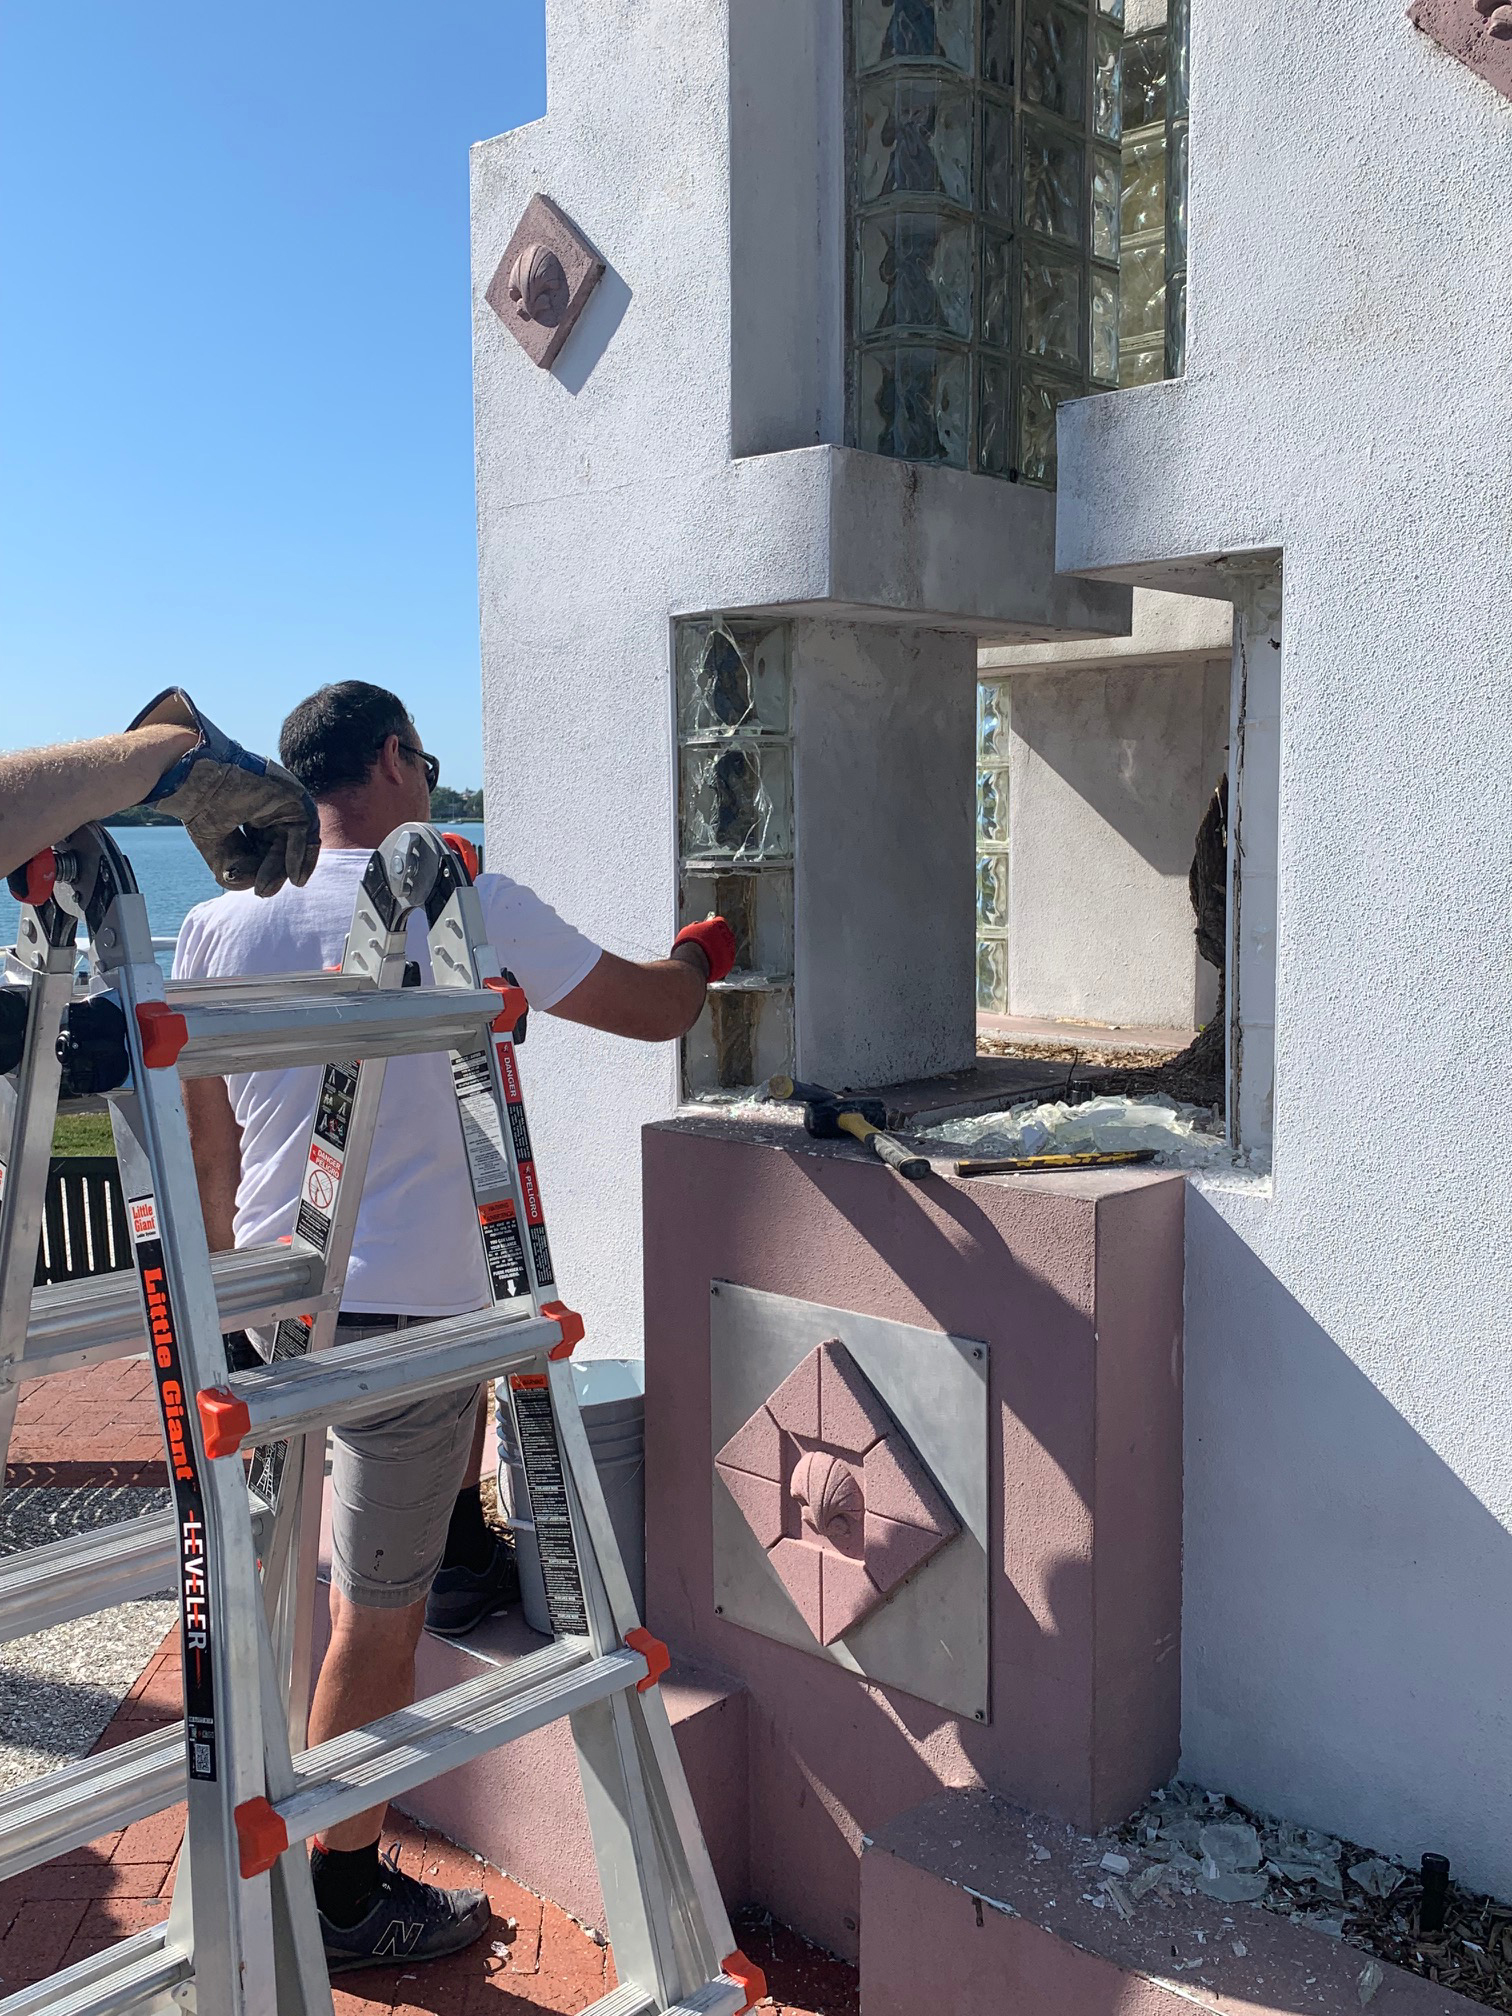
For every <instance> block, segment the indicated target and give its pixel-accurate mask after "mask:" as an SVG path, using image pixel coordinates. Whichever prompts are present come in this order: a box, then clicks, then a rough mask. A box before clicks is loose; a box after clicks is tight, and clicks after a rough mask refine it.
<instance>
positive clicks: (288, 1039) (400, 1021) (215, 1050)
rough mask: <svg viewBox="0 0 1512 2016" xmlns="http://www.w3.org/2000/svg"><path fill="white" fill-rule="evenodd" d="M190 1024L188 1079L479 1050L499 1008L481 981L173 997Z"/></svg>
mask: <svg viewBox="0 0 1512 2016" xmlns="http://www.w3.org/2000/svg"><path fill="white" fill-rule="evenodd" d="M175 1006H176V1008H177V1011H178V1012H179V1013H180V1014H181V1015H182V1016H183V1018H184V1021H185V1023H186V1025H187V1026H188V1030H189V1041H188V1043H187V1044H186V1045H185V1047H184V1049H183V1050H181V1051H180V1053H179V1059H178V1067H179V1075H180V1076H181V1077H184V1078H216V1077H224V1076H225V1075H226V1074H227V1073H228V1072H232V1071H236V1072H243V1071H269V1070H288V1069H291V1068H292V1067H294V1066H296V1065H302V1064H325V1063H328V1062H329V1061H330V1060H331V1059H332V1058H333V1057H337V1058H339V1057H409V1056H414V1055H416V1054H418V1053H420V1052H423V1051H428V1050H476V1049H477V1048H478V1047H479V1046H480V1044H482V1043H483V1042H484V1041H485V1039H486V1032H487V1030H488V1028H489V1025H490V1024H491V1023H492V1022H493V1021H495V1020H496V1018H497V1017H498V1015H499V1013H500V1009H499V997H498V995H497V994H492V993H490V992H489V991H488V990H487V989H486V988H482V987H478V988H473V987H362V988H341V989H337V990H333V991H332V992H331V993H329V994H325V995H307V996H303V997H301V996H300V995H298V994H295V995H285V994H280V995H277V996H275V997H273V998H271V999H269V998H264V999H261V1000H253V1001H248V1000H246V999H245V998H243V999H242V1000H240V1001H238V1000H237V998H236V996H235V994H234V992H228V993H227V994H225V995H222V996H221V997H219V998H217V997H216V996H215V995H214V994H203V995H201V996H200V997H199V999H198V1000H194V999H185V1000H183V1001H181V1002H178V1003H176V1004H175Z"/></svg>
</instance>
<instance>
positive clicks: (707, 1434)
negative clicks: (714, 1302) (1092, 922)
mask: <svg viewBox="0 0 1512 2016" xmlns="http://www.w3.org/2000/svg"><path fill="white" fill-rule="evenodd" d="M794 1131H795V1130H793V1129H792V1128H788V1129H786V1130H784V1129H783V1128H782V1127H781V1126H780V1125H777V1124H773V1125H772V1126H770V1127H767V1126H764V1125H761V1124H752V1123H750V1122H742V1121H735V1120H728V1119H723V1118H716V1117H713V1116H709V1117H704V1116H691V1115H690V1116H687V1117H684V1118H679V1119H677V1120H674V1121H669V1122H666V1123H663V1124H661V1125H658V1126H654V1127H651V1128H648V1129H647V1130H646V1133H645V1136H644V1176H645V1224H646V1283H647V1295H646V1470H647V1476H648V1478H650V1479H651V1480H652V1481H651V1488H650V1489H648V1491H647V1494H646V1555H647V1609H648V1613H649V1618H648V1621H649V1623H650V1625H651V1628H652V1630H653V1631H655V1632H656V1633H657V1634H658V1635H659V1636H661V1637H663V1638H665V1639H666V1640H667V1642H668V1644H669V1645H670V1646H671V1647H672V1650H673V1655H674V1658H676V1657H678V1656H679V1655H682V1656H686V1657H687V1658H688V1659H690V1660H692V1661H694V1662H695V1664H698V1665H702V1666H706V1667H708V1668H712V1669H713V1670H716V1671H718V1672H721V1673H726V1674H730V1675H732V1676H734V1677H735V1678H737V1679H738V1680H739V1681H741V1682H742V1683H743V1684H744V1686H745V1688H746V1690H747V1693H748V1696H749V1703H748V1709H747V1712H748V1714H749V1718H750V1746H751V1751H750V1758H751V1762H750V1789H749V1813H750V1836H749V1841H750V1881H751V1895H752V1897H753V1899H754V1901H756V1902H758V1903H760V1904H763V1905H765V1906H766V1907H767V1908H768V1909H769V1910H771V1911H772V1912H773V1913H774V1914H775V1916H777V1917H778V1918H779V1919H780V1920H781V1921H782V1922H783V1923H784V1924H787V1925H792V1926H794V1927H795V1928H796V1929H797V1930H799V1931H800V1932H802V1933H804V1934H805V1935H806V1936H807V1937H809V1938H811V1939H813V1940H815V1941H817V1942H818V1943H819V1944H821V1945H823V1946H826V1947H828V1948H829V1949H830V1950H831V1951H833V1952H837V1953H840V1954H842V1955H844V1956H845V1957H847V1958H850V1957H853V1956H854V1955H855V1954H856V1952H857V1950H858V1944H859V1938H860V1931H859V1920H860V1896H859V1870H858V1860H857V1858H858V1856H859V1854H860V1847H861V1841H862V1838H863V1836H865V1835H868V1834H874V1833H876V1832H877V1830H878V1829H879V1828H881V1827H883V1826H885V1825H886V1824H887V1822H888V1821H889V1820H891V1819H892V1818H893V1817H894V1816H895V1815H896V1814H898V1813H900V1812H903V1811H906V1810H907V1809H909V1808H910V1807H913V1806H915V1805H918V1804H919V1803H920V1802H922V1801H924V1800H927V1799H930V1798H932V1797H933V1796H935V1795H936V1794H937V1793H939V1792H940V1791H941V1790H942V1789H944V1788H949V1787H961V1786H973V1787H977V1786H985V1787H987V1788H988V1789H989V1790H991V1791H993V1792H996V1793H999V1794H1001V1795H1003V1796H1005V1797H1009V1798H1013V1799H1017V1800H1021V1801H1023V1802H1024V1803H1025V1804H1027V1805H1031V1806H1034V1807H1037V1808H1039V1809H1042V1810H1045V1811H1051V1812H1059V1813H1060V1814H1062V1815H1063V1816H1065V1817H1066V1818H1068V1819H1070V1820H1072V1821H1074V1822H1075V1823H1076V1824H1077V1825H1080V1826H1084V1827H1088V1828H1096V1827H1099V1826H1102V1825H1105V1824H1106V1823H1108V1822H1109V1821H1112V1820H1116V1819H1122V1818H1123V1817H1124V1816H1125V1815H1126V1814H1127V1813H1129V1812H1131V1811H1132V1810H1133V1809H1134V1807H1136V1806H1137V1805H1138V1804H1139V1803H1140V1801H1141V1800H1142V1799H1143V1798H1144V1797H1145V1796H1146V1795H1147V1794H1148V1793H1149V1791H1150V1790H1151V1789H1152V1788H1153V1787H1154V1786H1156V1785H1159V1784H1161V1783H1163V1782H1164V1781H1165V1780H1166V1779H1167V1778H1168V1777H1169V1776H1170V1775H1171V1773H1172V1771H1173V1770H1174V1769H1175V1766H1176V1758H1177V1734H1178V1725H1179V1710H1180V1698H1179V1688H1180V1678H1179V1675H1180V1664H1181V1659H1180V1645H1179V1629H1180V1601H1181V1397H1180V1359H1181V1318H1182V1266H1183V1256H1182V1214H1183V1205H1184V1194H1185V1193H1184V1185H1183V1183H1182V1180H1181V1179H1180V1178H1179V1177H1176V1176H1171V1175H1164V1174H1160V1173H1156V1172H1146V1171H1119V1172H1111V1171H1090V1172H1082V1173H1081V1174H1079V1175H1069V1174H1068V1175H1061V1176H1048V1175H1047V1176H1034V1177H1023V1178H1012V1177H1007V1178H1001V1179H998V1178H989V1179H988V1180H986V1181H983V1182H957V1181H954V1180H952V1179H951V1178H949V1177H947V1176H946V1175H944V1174H943V1173H940V1172H939V1171H938V1170H937V1173H936V1174H935V1175H934V1176H932V1177H931V1178H930V1179H929V1180H928V1181H927V1182H923V1183H904V1182H901V1181H900V1180H899V1179H898V1178H897V1177H896V1176H895V1175H894V1174H893V1173H892V1171H891V1170H889V1169H887V1168H885V1167H884V1166H883V1165H882V1164H881V1163H880V1162H878V1161H877V1160H876V1159H875V1158H874V1157H867V1156H865V1155H863V1154H862V1153H861V1151H860V1150H859V1149H857V1150H855V1151H854V1153H852V1151H851V1147H850V1144H845V1145H844V1146H839V1145H838V1144H837V1145H836V1147H834V1148H831V1146H830V1144H828V1143H821V1142H810V1141H808V1140H807V1139H806V1137H805V1136H803V1135H802V1134H801V1133H799V1134H797V1137H796V1140H795V1139H794ZM714 1279H717V1280H723V1281H730V1282H737V1283H741V1284H743V1285H745V1286H747V1287H751V1288H759V1289H765V1290H768V1291H770V1292H772V1293H776V1294H781V1295H791V1296H796V1297H799V1298H802V1299H804V1300H806V1301H811V1302H818V1303H823V1304H826V1305H828V1306H830V1307H834V1308H837V1309H841V1310H855V1311H857V1312H859V1313H862V1314H865V1315H872V1316H880V1317H888V1318H892V1319H895V1320H897V1321H899V1322H903V1323H909V1324H916V1325H919V1326H921V1327H924V1328H927V1329H930V1330H935V1331H939V1330H946V1331H950V1332H953V1333H955V1334H956V1335H958V1336H963V1337H969V1338H981V1339H983V1340H984V1341H985V1342H986V1344H987V1346H988V1365H989V1386H988V1420H989V1445H990V1448H989V1463H990V1470H989V1476H990V1502H991V1504H992V1508H993V1510H992V1544H991V1549H990V1557H989V1558H990V1582H989V1592H988V1596H989V1626H990V1687H991V1694H990V1699H991V1706H990V1709H989V1712H988V1717H987V1719H986V1720H985V1721H982V1722H977V1721H974V1720H971V1719H967V1718H962V1717H959V1716H956V1715H954V1714H951V1713H949V1712H948V1711H946V1710H944V1709H941V1708H937V1707H932V1706H929V1705H928V1704H926V1703H924V1702H922V1701H920V1700H917V1699H915V1698H913V1697H912V1696H910V1695H908V1694H905V1693H903V1692H902V1691H901V1690H899V1689H897V1688H894V1687H883V1686H878V1685H871V1686H868V1685H866V1684H864V1683H863V1682H862V1681H861V1680H859V1679H858V1678H857V1677H856V1675H854V1674H853V1673H850V1672H847V1671H846V1670H845V1669H844V1668H843V1667H842V1666H840V1665H837V1664H834V1663H831V1662H830V1661H828V1660H826V1659H824V1658H822V1657H819V1656H816V1654H811V1653H809V1652H806V1651H803V1650H800V1649H798V1648H797V1647H795V1646H792V1645H787V1644H780V1643H777V1642H776V1641H774V1640H772V1639H770V1638H766V1637H763V1636H760V1635H759V1634H757V1633H756V1632H753V1631H749V1630H746V1629H743V1628H742V1627H740V1626H738V1625H736V1624H734V1623H732V1622H730V1621H728V1620H726V1619H725V1618H724V1617H723V1616H721V1615H719V1614H717V1613H716V1612H715V1609H714V1561H713V1495H712V1494H713V1492H714V1490H715V1488H716V1484H715V1477H714V1464H713V1461H712V1458H713V1455H714V1450H713V1448H712V1446H711V1444H712V1424H711V1408H712V1401H711V1385H710V1369H709V1367H710V1356H709V1354H710V1314H709V1312H710V1296H709V1285H710V1282H711V1280H714ZM758 1431H759V1432H758ZM762 1436H765V1438H766V1441H767V1442H768V1443H771V1442H772V1441H773V1440H774V1439H775V1424H774V1427H773V1429H772V1430H767V1429H764V1428H762V1427H761V1425H760V1423H759V1421H758V1430H757V1431H753V1438H752V1443H751V1447H749V1448H744V1447H743V1448H742V1449H741V1451H739V1452H737V1453H740V1454H741V1455H742V1456H743V1458H744V1461H743V1462H742V1464H741V1467H742V1469H745V1468H746V1467H747V1466H748V1465H749V1466H750V1469H751V1472H752V1474H753V1475H759V1474H760V1473H761V1471H762V1469H763V1468H764V1463H763V1448H762V1446H761V1438H762ZM736 1439H737V1440H739V1438H736ZM725 1453H726V1458H727V1460H728V1458H729V1455H730V1453H731V1452H730V1451H728V1450H727V1451H726V1452H725ZM766 1453H767V1454H770V1453H771V1452H770V1450H768V1451H767V1452H766ZM767 1474H768V1475H771V1474H774V1473H772V1472H770V1471H768V1473H767ZM717 1488H719V1489H723V1488H724V1487H723V1486H722V1485H720V1486H718V1487H717ZM867 1496H868V1504H869V1502H870V1491H869V1488H868V1494H867ZM742 1509H745V1507H744V1506H743V1507H742ZM756 1509H757V1512H758V1517H759V1516H761V1508H759V1507H758V1508H756ZM808 1551H812V1550H808ZM922 1572H923V1573H925V1574H927V1573H928V1572H929V1571H928V1568H927V1566H926V1567H925V1568H924V1570H923V1571H922ZM816 1651H817V1648H816ZM917 2006H918V2007H921V2008H922V2007H925V2006H927V2005H926V2004H925V2003H923V2002H921V2003H920V2004H919V2005H917Z"/></svg>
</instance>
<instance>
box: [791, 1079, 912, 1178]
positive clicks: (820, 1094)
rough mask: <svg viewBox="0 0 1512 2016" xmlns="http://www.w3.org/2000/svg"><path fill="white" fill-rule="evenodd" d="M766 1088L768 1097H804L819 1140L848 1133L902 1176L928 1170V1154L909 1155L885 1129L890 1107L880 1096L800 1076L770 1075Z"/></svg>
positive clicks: (808, 1124) (809, 1125)
mask: <svg viewBox="0 0 1512 2016" xmlns="http://www.w3.org/2000/svg"><path fill="white" fill-rule="evenodd" d="M766 1089H767V1097H768V1098H769V1099H801V1100H803V1102H804V1106H803V1126H804V1131H805V1132H806V1133H808V1134H812V1135H813V1137H814V1139H815V1140H816V1141H833V1140H836V1139H837V1138H838V1137H839V1136H840V1135H841V1134H849V1135H850V1136H851V1138H852V1140H855V1141H860V1142H863V1143H865V1145H866V1146H867V1147H869V1148H870V1149H871V1151H872V1153H873V1154H874V1155H877V1156H880V1158H881V1159H882V1161H884V1162H885V1163H886V1164H887V1166H888V1168H889V1169H896V1170H897V1172H898V1174H899V1175H900V1176H908V1177H911V1178H912V1179H913V1181H914V1182H917V1181H918V1180H919V1178H920V1177H922V1176H927V1175H928V1174H929V1160H928V1157H927V1156H924V1155H910V1154H909V1152H908V1150H907V1149H906V1148H905V1147H904V1146H903V1143H902V1142H901V1141H898V1140H895V1139H894V1137H893V1136H892V1135H891V1134H888V1133H886V1132H884V1128H885V1125H886V1121H887V1108H886V1106H884V1105H883V1103H882V1101H881V1100H880V1099H858V1098H855V1097H854V1096H852V1095H850V1094H846V1095H845V1096H843V1097H842V1096H841V1094H840V1093H838V1092H827V1091H826V1090H825V1089H824V1087H823V1086H822V1085H805V1084H804V1083H803V1081H802V1080H801V1079H797V1078H771V1079H769V1080H768V1081H767V1088H766Z"/></svg>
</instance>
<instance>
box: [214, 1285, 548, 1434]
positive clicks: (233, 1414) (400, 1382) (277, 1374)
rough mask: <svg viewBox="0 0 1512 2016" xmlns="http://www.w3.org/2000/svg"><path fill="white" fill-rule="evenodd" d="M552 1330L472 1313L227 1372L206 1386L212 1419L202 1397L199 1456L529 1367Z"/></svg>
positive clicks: (542, 1322) (488, 1312) (544, 1319)
mask: <svg viewBox="0 0 1512 2016" xmlns="http://www.w3.org/2000/svg"><path fill="white" fill-rule="evenodd" d="M561 1335H562V1332H561V1326H560V1325H559V1323H558V1322H557V1321H556V1319H555V1318H554V1317H550V1316H529V1315H527V1316H525V1317H518V1318H516V1319H515V1320H514V1321H513V1322H510V1321H508V1320H507V1319H501V1318H500V1315H499V1312H498V1310H497V1309H475V1310H473V1311H472V1312H471V1313H470V1314H469V1315H466V1316H443V1317H441V1318H439V1319H438V1320H437V1321H436V1322H434V1323H426V1324H423V1325H421V1324H416V1325H414V1326H412V1327H411V1328H410V1329H408V1330H403V1331H399V1332H397V1333H385V1334H384V1335H383V1336H381V1337H372V1338H364V1339H363V1340H362V1341H361V1342H360V1343H357V1344H336V1345H333V1346H332V1347H331V1349H330V1350H328V1351H319V1352H316V1353H315V1354H314V1356H312V1357H308V1358H279V1359H276V1360H275V1361H274V1362H273V1363H272V1364H271V1365H265V1366H261V1367H258V1368H256V1369H254V1370H253V1371H251V1372H236V1373H232V1374H230V1375H228V1376H227V1378H226V1379H225V1380H224V1381H223V1382H222V1383H221V1384H220V1385H219V1386H216V1387H214V1388H213V1389H212V1394H213V1396H214V1397H213V1408H214V1411H213V1415H212V1414H211V1413H210V1412H209V1411H207V1408H206V1405H205V1400H206V1396H205V1395H201V1401H200V1416H201V1421H202V1424H203V1426H204V1429H205V1449H206V1453H207V1454H209V1455H211V1456H229V1455H230V1454H231V1453H232V1452H233V1450H234V1449H238V1448H241V1449H245V1448H251V1447H255V1446H256V1445H257V1444H258V1443H259V1442H271V1441H276V1440H279V1439H281V1438H282V1437H283V1436H285V1435H298V1434H303V1433H304V1432H305V1431H306V1430H307V1429H310V1428H319V1427H322V1426H324V1425H325V1424H326V1423H327V1422H330V1421H347V1420H350V1419H351V1418H352V1417H353V1416H354V1415H358V1414H365V1413H368V1412H369V1411H371V1410H375V1409H377V1408H378V1407H380V1406H389V1405H392V1406H398V1405H399V1404H400V1403H402V1402H403V1401H405V1400H410V1399H416V1398H418V1397H419V1396H420V1395H422V1394H425V1393H439V1392H442V1391H444V1390H445V1389H446V1388H447V1387H448V1386H463V1385H466V1384H468V1383H469V1382H471V1381H477V1380H481V1379H484V1378H488V1377H492V1376H496V1375H498V1374H500V1373H503V1372H505V1371H508V1370H509V1369H511V1368H512V1367H516V1366H521V1365H529V1364H533V1363H534V1362H535V1361H536V1360H537V1359H538V1358H539V1357H540V1356H541V1353H542V1352H543V1351H545V1350H547V1349H549V1347H550V1346H552V1345H554V1344H559V1343H560V1342H561ZM238 1402H239V1403H240V1405H237V1404H236V1403H238Z"/></svg>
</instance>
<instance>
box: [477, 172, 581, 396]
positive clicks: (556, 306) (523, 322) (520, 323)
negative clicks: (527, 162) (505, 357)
mask: <svg viewBox="0 0 1512 2016" xmlns="http://www.w3.org/2000/svg"><path fill="white" fill-rule="evenodd" d="M603 277H604V262H603V260H602V259H600V257H599V256H598V254H597V253H596V252H595V251H594V249H593V247H592V246H591V245H590V244H589V243H588V240H587V239H586V238H585V237H584V236H583V234H582V232H581V231H579V230H578V228H577V226H576V225H575V224H574V223H573V221H572V219H571V218H570V217H568V216H567V215H566V214H565V213H564V212H563V211H561V210H559V209H558V208H557V206H556V205H555V203H553V202H552V200H551V198H550V197H549V196H541V195H536V196H532V197H531V199H530V201H529V202H528V203H527V204H526V206H525V214H524V216H523V217H521V219H520V221H519V223H518V224H516V226H515V228H514V236H513V237H512V238H511V239H510V241H509V243H508V244H507V245H506V246H505V248H504V257H503V258H502V259H501V260H500V261H499V264H498V266H497V268H496V269H495V272H494V276H493V278H492V280H490V281H489V283H488V293H487V300H488V305H489V307H490V308H492V310H493V311H494V313H495V315H497V316H498V318H499V320H500V321H501V322H502V323H503V324H504V327H505V328H506V329H507V330H508V331H509V333H510V335H511V336H513V337H514V339H515V341H516V342H517V343H518V344H519V345H520V348H521V349H522V350H523V351H524V352H525V354H526V356H527V357H530V358H532V359H533V360H534V361H535V362H536V363H537V364H539V365H540V367H541V369H542V370H543V371H545V370H549V369H550V367H551V366H552V364H553V363H555V361H556V357H557V353H558V352H559V351H560V350H561V347H562V345H563V344H564V343H565V342H566V341H567V338H568V337H569V336H570V335H571V334H572V328H573V324H574V323H575V322H576V321H577V319H578V317H579V315H581V314H582V312H583V310H584V308H585V307H586V306H587V304H588V297H589V295H590V294H592V292H593V290H594V288H595V287H597V285H598V283H599V281H600V280H601V279H602V278H603Z"/></svg>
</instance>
